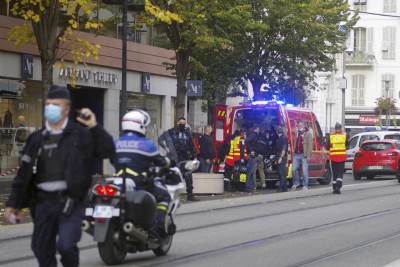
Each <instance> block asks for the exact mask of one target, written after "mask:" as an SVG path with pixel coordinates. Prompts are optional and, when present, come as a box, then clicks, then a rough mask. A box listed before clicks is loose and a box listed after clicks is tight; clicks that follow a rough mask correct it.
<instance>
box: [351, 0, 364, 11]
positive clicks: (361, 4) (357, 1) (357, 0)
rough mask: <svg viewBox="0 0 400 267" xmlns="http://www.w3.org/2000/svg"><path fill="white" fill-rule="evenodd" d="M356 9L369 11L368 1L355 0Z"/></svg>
mask: <svg viewBox="0 0 400 267" xmlns="http://www.w3.org/2000/svg"><path fill="white" fill-rule="evenodd" d="M353 4H354V9H356V10H359V11H367V0H354V2H353Z"/></svg>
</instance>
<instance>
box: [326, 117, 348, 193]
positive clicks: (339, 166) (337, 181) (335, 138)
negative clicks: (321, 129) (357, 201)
mask: <svg viewBox="0 0 400 267" xmlns="http://www.w3.org/2000/svg"><path fill="white" fill-rule="evenodd" d="M346 158H347V155H346V134H345V133H343V132H342V125H340V123H338V122H337V123H336V124H335V132H334V133H332V134H330V137H329V159H330V162H331V171H332V172H331V173H332V178H333V182H332V186H333V193H334V194H340V189H341V188H342V184H343V174H344V164H345V162H346Z"/></svg>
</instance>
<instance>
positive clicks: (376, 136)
mask: <svg viewBox="0 0 400 267" xmlns="http://www.w3.org/2000/svg"><path fill="white" fill-rule="evenodd" d="M384 139H393V140H400V132H393V131H373V132H363V133H358V134H356V135H354V136H353V137H351V138H350V140H349V142H348V145H347V160H346V164H345V169H346V170H351V169H352V167H353V160H354V155H355V154H356V153H357V151H358V150H359V149H360V146H361V145H362V143H364V142H365V141H368V140H384Z"/></svg>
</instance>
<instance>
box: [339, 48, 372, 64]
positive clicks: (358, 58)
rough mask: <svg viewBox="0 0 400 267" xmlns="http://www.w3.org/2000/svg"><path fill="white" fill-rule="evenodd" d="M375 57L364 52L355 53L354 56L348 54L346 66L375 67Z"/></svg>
mask: <svg viewBox="0 0 400 267" xmlns="http://www.w3.org/2000/svg"><path fill="white" fill-rule="evenodd" d="M374 64H375V56H374V55H371V54H367V53H366V52H363V51H355V52H353V53H352V54H350V55H349V54H346V65H350V66H351V65H352V66H373V65H374Z"/></svg>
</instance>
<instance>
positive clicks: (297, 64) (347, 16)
mask: <svg viewBox="0 0 400 267" xmlns="http://www.w3.org/2000/svg"><path fill="white" fill-rule="evenodd" d="M249 3H251V4H252V14H253V18H254V20H255V22H257V23H258V24H259V26H258V27H254V28H253V29H250V31H249V32H248V33H246V36H247V38H242V39H238V42H239V43H238V44H237V45H239V46H241V47H246V49H242V51H246V53H245V54H244V56H243V57H242V61H241V63H240V65H241V66H244V67H245V68H246V69H245V70H244V72H243V73H244V76H243V80H244V81H246V80H250V81H251V83H252V86H253V90H254V97H255V98H263V94H264V93H265V92H263V91H262V90H261V88H262V86H266V89H267V90H268V91H267V92H268V93H269V94H270V95H282V94H283V92H290V91H293V90H295V89H297V90H298V91H299V90H300V91H302V90H303V88H304V87H306V86H307V87H309V88H311V89H314V88H315V84H314V83H313V80H314V78H315V77H314V75H315V72H316V71H330V70H332V69H333V67H334V64H335V58H334V55H335V54H337V53H338V52H340V51H341V50H342V44H343V42H344V41H345V39H346V37H347V34H348V32H349V30H350V28H351V27H352V26H353V25H354V24H355V22H356V20H357V16H356V15H355V16H353V17H352V16H351V13H350V11H349V6H348V4H347V1H344V0H331V1H322V0H320V1H307V0H299V1H293V0H275V1H270V0H259V1H252V0H251V1H249ZM339 26H341V31H339Z"/></svg>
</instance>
